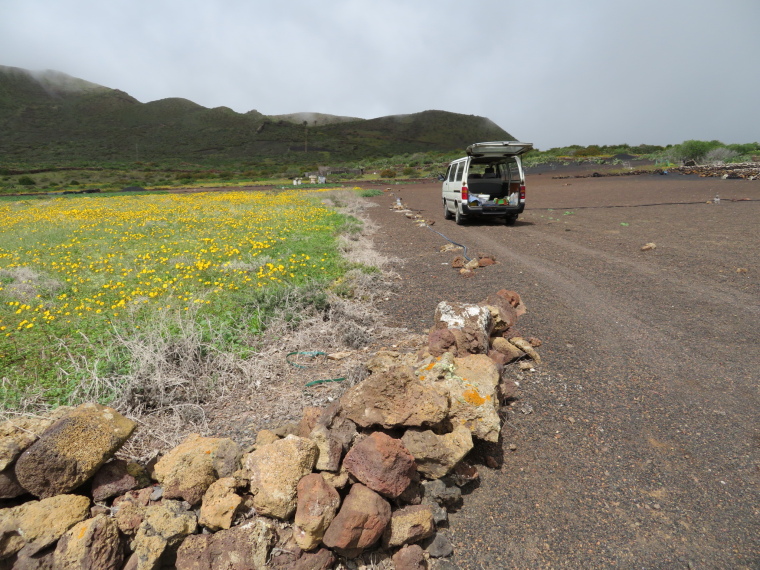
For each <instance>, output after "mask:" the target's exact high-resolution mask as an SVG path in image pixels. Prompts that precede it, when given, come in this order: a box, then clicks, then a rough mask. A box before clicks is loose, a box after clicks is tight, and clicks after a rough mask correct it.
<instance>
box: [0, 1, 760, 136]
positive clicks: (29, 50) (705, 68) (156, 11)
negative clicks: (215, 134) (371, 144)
mask: <svg viewBox="0 0 760 570" xmlns="http://www.w3.org/2000/svg"><path fill="white" fill-rule="evenodd" d="M758 22H760V0H720V1H719V0H658V1H655V0H635V1H634V0H632V1H627V2H623V1H619V0H552V1H549V0H523V1H522V2H517V1H515V0H469V1H468V0H460V1H458V2H454V1H450V0H435V1H433V0H430V1H427V0H417V1H414V0H382V1H377V0H376V1H370V0H329V1H324V2H316V1H314V0H280V1H279V2H272V1H259V0H203V1H201V0H108V1H103V0H0V65H9V66H15V67H23V68H26V69H31V70H43V69H55V70H57V71H62V72H64V73H67V74H69V75H73V76H75V77H80V78H82V79H86V80H88V81H92V82H94V83H99V84H101V85H105V86H107V87H112V88H116V89H121V90H123V91H126V92H127V93H129V94H130V95H132V96H133V97H136V98H137V99H139V100H140V101H143V102H147V101H153V100H156V99H163V98H166V97H184V98H186V99H190V100H192V101H195V102H196V103H199V104H201V105H204V106H206V107H218V106H227V107H231V108H232V109H234V110H235V111H238V112H245V111H249V110H251V109H257V110H258V111H260V112H262V113H264V114H267V115H274V114H282V113H293V112H298V111H315V112H321V113H331V114H336V115H350V116H356V117H363V118H373V117H379V116H383V115H393V114H403V113H414V112H418V111H424V110H426V109H441V110H445V111H453V112H457V113H465V114H473V115H483V116H486V117H488V118H490V119H492V120H493V121H495V122H496V123H497V124H499V125H500V126H501V127H503V128H504V129H506V130H507V131H509V132H510V133H511V134H513V135H514V136H515V137H517V138H519V139H521V140H525V141H530V142H533V143H535V144H536V146H537V147H538V148H542V149H545V148H549V147H554V146H564V145H569V144H582V145H589V144H618V143H628V144H640V143H648V144H669V143H678V142H681V141H683V140H687V139H704V140H712V139H718V140H721V141H723V142H725V143H732V142H754V141H757V140H760V109H758V101H760V74H759V73H758V71H757V65H758V63H757V58H758V54H760V32H758Z"/></svg>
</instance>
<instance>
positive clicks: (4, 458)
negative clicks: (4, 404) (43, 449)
mask: <svg viewBox="0 0 760 570" xmlns="http://www.w3.org/2000/svg"><path fill="white" fill-rule="evenodd" d="M73 409H74V408H71V407H68V406H61V407H59V408H56V409H55V410H53V411H52V412H50V413H49V414H46V415H45V416H44V417H18V418H14V419H12V420H7V421H5V422H2V423H0V471H5V470H6V469H7V468H8V467H9V466H10V465H11V464H12V463H13V462H14V461H16V459H17V458H18V456H19V455H21V453H22V452H23V451H24V450H25V449H27V448H28V447H29V446H30V445H32V444H33V443H34V442H35V441H37V438H39V436H40V435H42V433H43V432H44V431H45V430H46V429H47V428H49V427H50V426H51V425H53V423H54V422H55V421H56V420H59V419H60V418H62V417H63V416H65V415H66V414H67V413H69V412H70V411H71V410H73Z"/></svg>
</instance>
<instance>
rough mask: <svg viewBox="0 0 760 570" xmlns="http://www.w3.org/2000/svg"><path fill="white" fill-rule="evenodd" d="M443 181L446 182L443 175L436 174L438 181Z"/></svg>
mask: <svg viewBox="0 0 760 570" xmlns="http://www.w3.org/2000/svg"><path fill="white" fill-rule="evenodd" d="M444 180H446V177H445V176H444V175H443V174H438V181H439V182H443V181H444Z"/></svg>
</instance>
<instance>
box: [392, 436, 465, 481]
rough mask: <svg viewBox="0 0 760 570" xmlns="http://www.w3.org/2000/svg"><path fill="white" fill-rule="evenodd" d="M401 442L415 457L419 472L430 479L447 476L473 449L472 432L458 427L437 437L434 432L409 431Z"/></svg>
mask: <svg viewBox="0 0 760 570" xmlns="http://www.w3.org/2000/svg"><path fill="white" fill-rule="evenodd" d="M401 441H402V442H403V443H404V446H405V447H406V448H407V449H408V450H409V452H410V453H411V454H412V455H413V456H414V461H415V463H416V464H417V471H419V472H420V473H421V474H422V475H424V476H425V477H428V478H430V479H439V478H440V477H443V476H445V475H447V474H448V473H449V472H450V471H451V470H452V469H453V468H454V466H455V465H456V464H457V463H459V462H460V461H461V460H462V459H464V456H465V455H467V454H468V453H469V452H470V450H471V449H472V446H473V444H472V432H471V431H470V430H469V429H468V428H467V427H465V426H462V425H457V426H455V427H454V431H452V432H451V433H446V434H443V435H437V434H436V433H435V432H433V431H432V430H425V431H420V430H412V429H410V430H407V431H406V433H405V434H404V435H403V436H402V437H401Z"/></svg>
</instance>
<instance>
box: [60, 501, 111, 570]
mask: <svg viewBox="0 0 760 570" xmlns="http://www.w3.org/2000/svg"><path fill="white" fill-rule="evenodd" d="M123 560H124V545H123V544H122V542H121V539H120V538H119V527H118V526H117V525H116V521H115V520H114V519H112V518H110V517H107V516H106V515H98V516H96V517H93V518H91V519H87V520H84V521H82V522H80V523H78V524H76V525H74V526H73V527H72V528H71V529H70V530H69V531H68V532H66V533H65V534H64V535H63V536H62V537H61V539H60V540H59V541H58V544H57V545H56V548H55V553H54V555H53V567H54V568H55V569H56V570H57V569H60V570H69V569H70V570H75V569H80V568H93V569H96V568H97V569H98V570H119V569H120V568H121V567H122V562H123Z"/></svg>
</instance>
